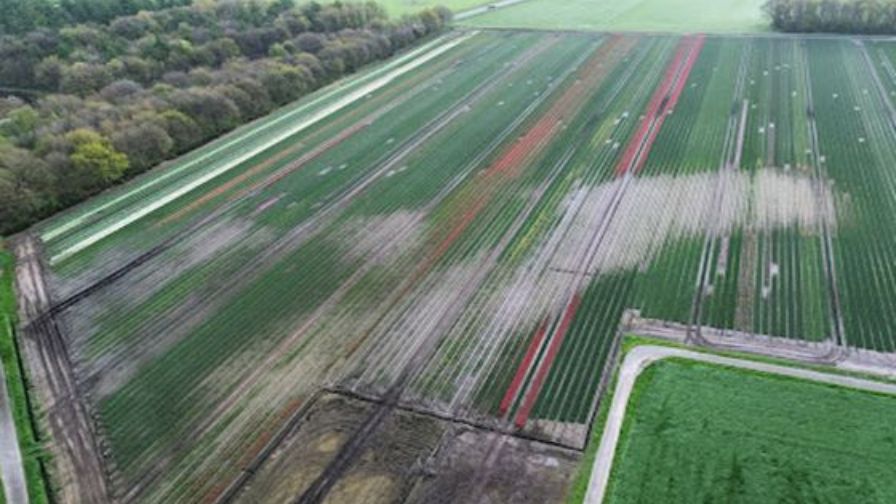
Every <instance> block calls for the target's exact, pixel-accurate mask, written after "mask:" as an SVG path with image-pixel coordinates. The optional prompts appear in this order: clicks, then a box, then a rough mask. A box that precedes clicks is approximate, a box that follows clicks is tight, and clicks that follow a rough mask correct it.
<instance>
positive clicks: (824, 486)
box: [607, 360, 896, 503]
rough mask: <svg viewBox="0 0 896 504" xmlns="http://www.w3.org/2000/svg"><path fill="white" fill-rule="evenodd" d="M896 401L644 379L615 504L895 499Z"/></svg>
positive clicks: (689, 366) (792, 386)
mask: <svg viewBox="0 0 896 504" xmlns="http://www.w3.org/2000/svg"><path fill="white" fill-rule="evenodd" d="M893 415H896V399H894V398H892V397H887V396H879V395H875V394H869V393H864V392H858V391H852V390H848V389H844V388H838V387H831V386H826V385H821V384H814V383H811V382H805V381H801V380H795V379H791V378H784V377H776V376H771V375H763V374H757V373H751V372H747V371H741V370H733V369H727V368H721V367H716V366H712V365H706V364H701V363H692V362H683V361H674V360H673V361H664V362H661V363H658V364H655V365H653V366H652V367H650V368H649V369H647V370H646V371H645V372H644V373H643V374H642V375H641V377H640V378H639V380H638V383H637V385H636V388H635V392H634V393H633V395H632V398H631V400H630V403H629V410H628V417H627V419H626V425H625V426H624V428H623V434H622V438H621V440H620V445H619V448H618V451H617V456H616V461H615V466H614V470H613V476H612V478H611V482H610V488H609V493H608V500H607V502H610V503H629V502H659V501H662V502H682V503H684V502H687V503H693V502H743V503H747V502H757V503H758V502H855V503H885V502H893V501H894V499H896V483H894V481H893V479H892V478H891V477H889V476H890V475H891V474H892V467H893V464H894V463H896V429H894V427H893V425H892V424H891V423H889V422H886V421H881V419H885V418H892V417H893Z"/></svg>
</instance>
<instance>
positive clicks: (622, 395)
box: [585, 345, 896, 504]
mask: <svg viewBox="0 0 896 504" xmlns="http://www.w3.org/2000/svg"><path fill="white" fill-rule="evenodd" d="M669 358H682V359H689V360H694V361H699V362H706V363H709V364H716V365H720V366H727V367H734V368H740V369H747V370H751V371H758V372H761V373H768V374H775V375H780V376H789V377H792V378H799V379H803V380H809V381H814V382H819V383H825V384H829V385H838V386H841V387H847V388H851V389H856V390H863V391H866V392H876V393H881V394H890V395H896V385H893V384H888V383H882V382H876V381H871V380H864V379H861V378H854V377H851V376H843V375H835V374H829V373H823V372H819V371H812V370H809V369H800V368H794V367H788V366H779V365H775V364H767V363H764V362H757V361H751V360H742V359H732V358H730V357H723V356H721V355H714V354H707V353H699V352H693V351H690V350H684V349H681V348H672V347H662V346H653V345H644V346H639V347H636V348H634V349H633V350H632V351H630V352H629V353H628V354H627V355H626V357H625V360H624V361H623V363H622V366H621V367H620V369H619V376H618V380H617V382H616V388H615V389H614V393H613V403H612V404H611V405H610V412H609V415H608V416H607V421H606V423H605V424H604V432H603V436H602V437H601V440H600V446H599V447H598V449H597V457H596V458H595V460H594V466H593V468H592V470H591V481H590V482H589V484H588V493H587V494H586V495H585V504H602V503H603V500H604V496H605V493H606V490H607V484H608V483H609V480H610V470H611V468H612V467H613V457H614V456H615V454H616V445H617V444H618V443H619V436H620V434H621V430H622V423H623V421H624V420H625V412H626V409H627V407H628V400H629V396H630V395H631V393H632V389H633V388H634V386H635V382H636V381H637V379H638V376H639V375H640V374H641V372H642V371H643V370H644V369H646V368H647V367H648V366H650V365H651V364H653V363H654V362H657V361H660V360H664V359H669Z"/></svg>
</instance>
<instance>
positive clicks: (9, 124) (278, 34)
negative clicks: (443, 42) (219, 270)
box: [0, 0, 450, 234]
mask: <svg viewBox="0 0 896 504" xmlns="http://www.w3.org/2000/svg"><path fill="white" fill-rule="evenodd" d="M449 19H450V12H449V11H447V10H446V9H441V8H439V9H427V10H424V11H421V12H420V13H419V14H417V15H413V16H405V17H403V18H401V19H397V20H390V19H389V18H388V17H387V15H386V13H385V11H384V10H383V9H382V8H381V7H380V6H379V5H377V4H375V3H364V4H349V3H339V2H337V3H333V4H327V5H320V4H317V3H314V2H312V3H309V4H305V5H301V6H296V5H293V3H292V0H278V1H276V2H274V3H264V4H262V3H258V2H255V1H251V0H250V1H233V2H218V3H215V4H210V5H208V4H205V5H191V6H183V7H173V8H168V9H162V10H158V11H153V12H149V11H142V12H139V13H137V14H135V15H130V16H122V17H117V18H115V19H113V20H111V21H109V22H108V23H86V24H78V25H74V26H66V27H62V28H59V29H48V28H41V29H38V30H34V31H31V32H28V33H26V34H24V35H20V36H15V37H13V36H5V37H0V89H2V88H7V89H9V88H21V89H25V90H28V91H31V92H35V93H37V97H34V95H31V94H28V93H24V94H22V95H21V97H8V98H6V99H0V234H8V233H11V232H15V231H18V230H21V229H24V228H25V227H27V226H29V225H30V224H32V223H34V222H36V221H37V220H39V219H41V218H44V217H46V216H48V215H50V214H52V213H53V212H56V211H58V210H60V209H62V208H65V207H68V206H71V205H73V204H75V203H78V202H80V201H82V200H84V199H86V198H88V197H90V196H91V195H93V194H96V193H97V192H99V191H101V190H103V189H105V188H108V187H109V186H111V185H113V184H115V183H118V182H120V181H121V180H123V179H126V178H128V177H130V176H133V175H136V174H137V173H140V172H142V171H145V170H147V169H149V168H151V167H152V166H155V165H157V164H159V163H160V162H162V161H165V160H168V159H172V158H174V157H176V156H177V155H179V154H182V153H184V152H186V151H188V150H191V149H193V148H195V147H197V146H199V145H201V144H203V143H205V142H207V141H209V140H210V139H212V138H214V137H216V136H219V135H221V134H222V133H225V132H227V131H229V130H231V129H233V128H234V127H236V126H238V125H239V124H242V123H245V122H247V121H250V120H252V119H255V118H257V117H260V116H262V115H265V114H267V113H269V112H271V111H272V110H273V109H275V108H277V107H279V106H282V105H284V104H286V103H288V102H290V101H293V100H296V99H297V98H300V97H301V96H303V95H305V94H307V93H309V92H311V91H313V90H315V89H317V88H319V87H321V86H323V85H325V84H327V83H329V82H332V81H333V80H335V79H338V78H340V77H341V76H343V75H345V74H347V73H350V72H353V71H355V70H357V69H358V68H360V67H361V66H363V65H365V64H367V63H370V62H373V61H377V60H381V59H384V58H388V57H389V56H391V55H392V54H394V53H395V52H396V51H397V50H399V49H401V48H403V47H406V46H408V45H410V44H412V43H414V42H415V41H417V40H419V39H420V38H422V37H426V36H428V35H431V34H433V33H436V32H439V31H441V30H442V29H443V28H444V26H445V24H446V23H447V21H448V20H449ZM23 98H24V99H23ZM25 100H27V101H25Z"/></svg>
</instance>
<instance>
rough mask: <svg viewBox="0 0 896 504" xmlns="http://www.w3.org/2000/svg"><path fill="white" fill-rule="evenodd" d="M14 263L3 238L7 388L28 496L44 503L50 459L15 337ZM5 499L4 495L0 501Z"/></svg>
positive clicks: (0, 272) (0, 279)
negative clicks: (37, 428) (45, 468)
mask: <svg viewBox="0 0 896 504" xmlns="http://www.w3.org/2000/svg"><path fill="white" fill-rule="evenodd" d="M14 264H15V260H14V257H13V255H12V254H11V253H9V252H8V251H6V250H5V249H4V248H3V242H2V240H0V360H2V362H3V368H4V370H5V372H6V388H7V391H8V394H9V400H10V403H11V405H12V409H13V411H12V414H13V419H14V421H15V425H16V432H17V433H18V437H19V447H20V449H21V452H22V463H23V464H24V466H25V478H26V480H27V484H28V497H29V498H30V500H31V503H32V504H42V503H47V502H49V496H48V493H47V485H46V481H45V480H44V472H43V469H42V468H41V463H42V462H43V463H46V462H47V460H48V456H49V455H48V454H47V452H46V451H45V450H44V449H43V447H42V446H41V445H40V443H39V442H38V440H37V433H36V432H35V429H34V425H35V424H36V422H34V421H33V419H32V417H31V411H30V410H29V408H28V404H29V403H28V397H27V393H28V391H27V387H28V385H27V377H26V376H25V370H24V369H23V368H22V365H21V364H22V360H21V358H20V355H19V348H18V345H17V344H16V340H15V329H14V328H15V325H16V298H15V294H14V292H13V276H14V273H13V272H14ZM2 502H3V500H2V499H0V503H2Z"/></svg>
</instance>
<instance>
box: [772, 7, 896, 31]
mask: <svg viewBox="0 0 896 504" xmlns="http://www.w3.org/2000/svg"><path fill="white" fill-rule="evenodd" d="M763 10H764V11H765V13H766V14H767V15H768V16H769V17H770V18H771V23H772V27H773V28H774V29H776V30H778V31H784V32H824V33H858V34H868V35H883V34H894V33H896V0H769V1H768V2H766V3H765V5H764V6H763Z"/></svg>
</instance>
